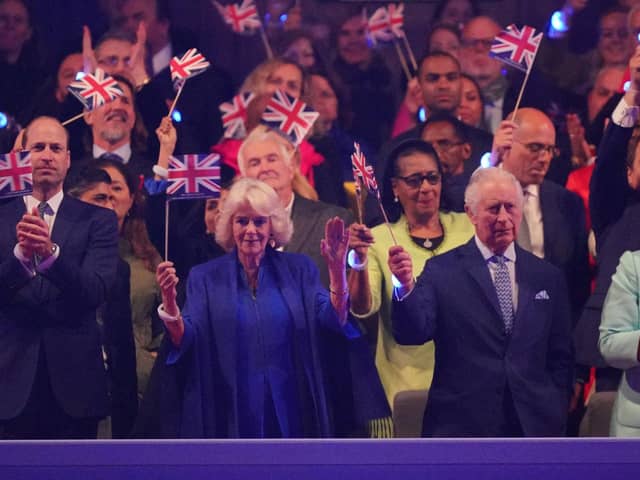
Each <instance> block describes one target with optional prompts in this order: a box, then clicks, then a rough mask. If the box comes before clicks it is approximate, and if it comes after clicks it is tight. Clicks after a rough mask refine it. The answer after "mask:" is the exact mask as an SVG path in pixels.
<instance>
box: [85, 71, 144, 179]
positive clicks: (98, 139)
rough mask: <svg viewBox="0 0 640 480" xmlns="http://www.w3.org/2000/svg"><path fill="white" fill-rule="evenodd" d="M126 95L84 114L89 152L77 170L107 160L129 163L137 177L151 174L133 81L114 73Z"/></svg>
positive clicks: (127, 164)
mask: <svg viewBox="0 0 640 480" xmlns="http://www.w3.org/2000/svg"><path fill="white" fill-rule="evenodd" d="M114 78H115V79H116V80H117V81H118V85H119V86H120V88H121V89H122V90H123V92H124V95H121V96H118V97H117V98H116V99H115V100H113V101H111V102H109V103H106V104H104V105H102V106H101V107H98V108H96V109H94V110H92V111H90V112H89V113H87V114H86V115H85V117H84V121H85V122H86V123H87V125H89V127H90V129H91V139H92V145H91V150H90V152H87V154H86V155H85V156H84V157H83V158H81V159H78V160H77V161H76V160H74V162H73V163H74V165H73V167H74V170H76V169H79V168H80V169H81V168H83V167H85V166H87V165H93V162H94V161H95V160H98V159H108V160H113V161H116V162H120V163H121V164H123V165H126V166H127V169H128V170H130V171H131V173H132V174H134V175H135V176H138V177H150V176H152V175H153V174H152V171H151V168H152V166H153V161H152V160H151V159H150V158H149V157H148V156H147V155H146V153H145V149H146V145H145V142H144V140H142V139H141V138H140V137H139V136H138V135H137V133H138V131H139V128H136V127H137V126H138V127H139V125H138V114H137V110H136V104H135V93H134V89H133V86H132V84H131V83H130V82H129V81H128V80H127V79H126V78H125V77H122V76H120V75H115V76H114Z"/></svg>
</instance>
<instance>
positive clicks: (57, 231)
mask: <svg viewBox="0 0 640 480" xmlns="http://www.w3.org/2000/svg"><path fill="white" fill-rule="evenodd" d="M74 214H75V208H74V205H73V203H72V201H70V200H69V198H68V197H66V196H64V197H62V202H60V207H59V208H58V213H57V214H56V221H55V223H54V224H53V230H52V231H51V241H53V242H54V243H57V244H58V246H59V247H60V250H62V249H63V247H64V245H65V242H66V239H67V237H68V235H69V232H70V231H71V230H73V224H74V220H75V218H74V217H75V215H74Z"/></svg>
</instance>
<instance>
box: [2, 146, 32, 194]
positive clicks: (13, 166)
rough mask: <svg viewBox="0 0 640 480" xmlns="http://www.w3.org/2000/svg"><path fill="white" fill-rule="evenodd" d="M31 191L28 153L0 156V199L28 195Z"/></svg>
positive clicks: (30, 170)
mask: <svg viewBox="0 0 640 480" xmlns="http://www.w3.org/2000/svg"><path fill="white" fill-rule="evenodd" d="M32 191H33V170H32V168H31V157H30V156H29V152H10V153H5V154H3V155H0V198H8V197H17V196H20V195H28V194H30V193H31V192H32Z"/></svg>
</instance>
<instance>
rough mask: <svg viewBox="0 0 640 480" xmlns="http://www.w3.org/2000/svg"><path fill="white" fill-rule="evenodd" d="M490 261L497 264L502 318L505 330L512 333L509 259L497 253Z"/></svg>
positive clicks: (495, 284) (497, 282)
mask: <svg viewBox="0 0 640 480" xmlns="http://www.w3.org/2000/svg"><path fill="white" fill-rule="evenodd" d="M490 261H492V262H493V263H495V264H496V269H495V278H494V282H493V283H494V286H495V287H496V293H497V294H498V302H499V303H500V310H501V311H502V320H503V321H504V331H505V332H506V333H507V335H509V334H511V330H512V329H513V295H512V291H511V278H510V277H509V268H507V263H506V262H507V259H506V258H505V257H504V255H495V256H493V257H491V258H490Z"/></svg>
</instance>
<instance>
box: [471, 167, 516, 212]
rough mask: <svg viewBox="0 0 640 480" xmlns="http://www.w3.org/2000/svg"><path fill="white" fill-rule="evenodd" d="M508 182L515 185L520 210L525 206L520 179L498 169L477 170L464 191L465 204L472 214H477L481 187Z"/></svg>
mask: <svg viewBox="0 0 640 480" xmlns="http://www.w3.org/2000/svg"><path fill="white" fill-rule="evenodd" d="M499 181H507V182H511V183H513V185H514V186H515V187H516V192H518V193H517V194H518V202H519V204H520V205H519V206H520V208H522V206H523V205H524V193H523V192H522V186H521V185H520V182H519V181H518V179H517V178H516V177H515V176H514V175H513V174H512V173H509V172H507V171H506V170H503V169H502V168H498V167H488V168H482V167H480V168H477V169H476V171H475V172H473V174H472V175H471V178H470V179H469V184H468V185H467V188H466V190H465V191H464V204H465V206H466V207H468V208H469V210H471V213H474V214H475V213H477V208H478V203H480V200H481V198H480V186H481V185H482V184H484V183H488V182H499Z"/></svg>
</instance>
